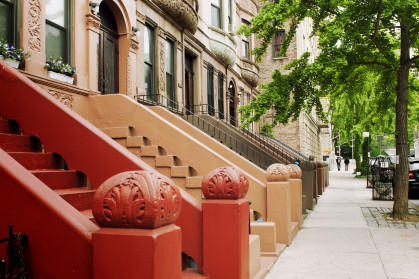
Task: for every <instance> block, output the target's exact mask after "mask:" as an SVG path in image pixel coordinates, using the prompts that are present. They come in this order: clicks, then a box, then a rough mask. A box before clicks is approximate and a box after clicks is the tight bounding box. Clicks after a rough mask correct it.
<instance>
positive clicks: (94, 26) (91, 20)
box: [86, 14, 100, 91]
mask: <svg viewBox="0 0 419 279" xmlns="http://www.w3.org/2000/svg"><path fill="white" fill-rule="evenodd" d="M86 28H87V51H88V53H87V61H88V63H87V74H88V77H89V81H88V88H89V89H90V90H93V91H98V81H99V76H98V75H99V73H98V62H99V61H98V44H99V29H100V18H99V17H98V16H97V15H94V14H87V15H86Z"/></svg>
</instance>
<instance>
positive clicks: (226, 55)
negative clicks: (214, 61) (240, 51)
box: [210, 39, 236, 66]
mask: <svg viewBox="0 0 419 279" xmlns="http://www.w3.org/2000/svg"><path fill="white" fill-rule="evenodd" d="M210 49H211V51H212V52H213V53H214V54H215V55H216V56H217V57H218V58H219V59H220V60H221V61H222V62H223V63H225V64H227V65H230V66H233V65H234V63H235V61H236V54H235V52H234V50H232V49H231V48H230V47H229V46H227V45H225V44H224V43H221V42H219V41H215V40H212V39H210Z"/></svg>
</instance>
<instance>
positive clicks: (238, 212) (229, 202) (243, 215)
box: [202, 167, 249, 279]
mask: <svg viewBox="0 0 419 279" xmlns="http://www.w3.org/2000/svg"><path fill="white" fill-rule="evenodd" d="M248 189H249V182H248V180H247V178H246V176H245V175H244V174H243V173H242V172H241V171H240V170H238V169H236V168H232V167H225V168H218V169H215V170H213V171H211V172H210V173H208V174H207V176H206V177H205V178H204V180H203V181H202V192H203V194H204V196H205V198H206V199H207V200H206V201H205V202H203V203H202V214H203V258H204V264H203V271H204V275H207V276H210V277H211V278H220V279H221V278H231V279H234V278H249V202H248V201H247V200H245V199H244V197H245V196H246V194H247V191H248Z"/></svg>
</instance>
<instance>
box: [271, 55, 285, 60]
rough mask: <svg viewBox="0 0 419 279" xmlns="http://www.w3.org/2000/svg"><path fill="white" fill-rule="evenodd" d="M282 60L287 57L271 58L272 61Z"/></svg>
mask: <svg viewBox="0 0 419 279" xmlns="http://www.w3.org/2000/svg"><path fill="white" fill-rule="evenodd" d="M284 59H288V57H287V56H285V57H272V60H284Z"/></svg>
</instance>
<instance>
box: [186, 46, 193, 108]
mask: <svg viewBox="0 0 419 279" xmlns="http://www.w3.org/2000/svg"><path fill="white" fill-rule="evenodd" d="M193 60H194V57H193V56H191V55H189V54H187V53H185V107H186V109H187V111H186V114H190V113H193V112H194V106H193V105H194V96H193V95H194V94H193V93H194V92H193V87H194V86H193V85H194V84H193V76H194V72H193Z"/></svg>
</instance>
